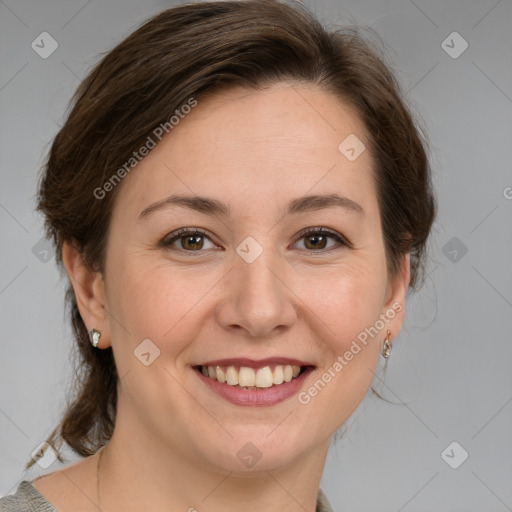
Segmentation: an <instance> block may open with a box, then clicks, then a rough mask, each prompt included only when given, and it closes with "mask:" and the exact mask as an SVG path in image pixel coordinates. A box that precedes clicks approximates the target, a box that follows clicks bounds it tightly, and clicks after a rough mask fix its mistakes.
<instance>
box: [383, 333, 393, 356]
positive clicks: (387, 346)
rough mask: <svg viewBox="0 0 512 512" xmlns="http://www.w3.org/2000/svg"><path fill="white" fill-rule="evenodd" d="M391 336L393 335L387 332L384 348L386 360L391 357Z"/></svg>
mask: <svg viewBox="0 0 512 512" xmlns="http://www.w3.org/2000/svg"><path fill="white" fill-rule="evenodd" d="M390 336H391V333H390V332H389V331H388V332H387V337H386V339H385V340H384V346H383V347H382V352H381V353H382V357H384V359H387V358H388V357H389V356H390V355H391V343H390V342H389V337H390Z"/></svg>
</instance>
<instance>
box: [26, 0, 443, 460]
mask: <svg viewBox="0 0 512 512" xmlns="http://www.w3.org/2000/svg"><path fill="white" fill-rule="evenodd" d="M285 80H290V81H294V82H300V83H306V84H312V85H317V86H319V87H322V88H323V89H324V90H326V91H330V92H332V93H334V94H335V95H336V96H337V97H339V98H340V99H341V100H342V101H344V102H346V103H347V104H348V105H350V106H351V107H352V108H354V109H355V111H356V112H357V114H358V115H359V116H360V118H361V119H362V120H363V122H364V124H365V126H366V129H367V132H368V136H369V139H370V140H369V144H370V148H369V149H370V151H371V153H372V155H373V159H374V164H375V169H374V171H375V176H376V183H377V189H378V200H379V208H380V213H381V219H382V230H383V236H384V242H385V249H386V256H387V262H388V271H389V273H390V275H394V274H395V273H396V272H397V271H398V269H399V264H400V258H401V256H402V255H404V254H406V253H408V252H410V253H411V287H413V288H414V287H415V285H417V284H418V283H419V282H420V281H421V279H420V278H421V272H422V269H423V266H424V258H425V246H426V240H427V237H428V234H429V232H430V229H431V225H432V222H433V220H434V216H435V210H436V206H435V199H434V195H433V192H432V185H431V177H430V170H429V165H428V159H427V156H426V151H425V147H426V146H425V140H424V137H423V136H422V134H421V133H420V131H419V129H418V128H417V127H416V125H415V122H414V121H413V118H412V116H411V113H410V111H409V109H408V108H407V107H406V106H405V104H404V101H403V100H402V99H401V94H400V90H399V87H398V84H397V82H396V79H395V78H394V76H393V75H392V73H391V72H390V71H389V69H388V67H387V66H386V64H384V58H383V57H382V56H381V55H379V50H378V48H376V47H375V46H374V45H373V43H371V42H369V41H368V40H366V39H364V38H362V37H361V36H360V35H359V34H358V31H357V30H356V29H354V28H339V29H335V30H332V31H327V30H326V29H324V28H323V27H322V25H321V24H320V23H319V22H318V21H317V20H316V19H315V18H314V16H313V15H312V14H311V13H310V12H309V11H308V10H307V9H306V8H305V7H304V6H302V5H300V4H297V3H295V4H294V5H293V6H292V5H290V4H287V3H282V2H280V1H277V0H246V1H225V2H224V1H220V2H205V3H194V4H190V5H182V6H179V7H175V8H171V9H168V10H165V11H163V12H161V13H160V14H158V15H156V16H155V17H153V18H151V19H150V20H149V21H147V22H146V23H144V24H143V25H142V26H141V27H140V28H138V29H137V30H136V31H135V32H133V33H132V34H131V35H129V36H128V37H127V38H126V39H125V40H124V41H122V42H121V43H120V44H119V45H117V46H116V47H115V48H114V49H113V50H112V51H110V52H109V53H108V54H107V55H106V56H105V57H104V58H103V59H102V60H101V61H100V62H99V63H98V64H97V65H96V66H95V67H94V68H93V69H92V70H91V71H90V73H89V74H88V75H87V77H86V78H85V79H84V80H83V82H82V83H81V84H80V86H79V87H78V89H77V91H76V92H75V94H74V96H73V98H72V108H71V110H70V112H69V115H68V117H67V120H66V122H65V124H64V125H63V126H62V128H61V129H60V131H59V132H58V134H57V135H56V137H55V139H54V141H53V144H52V146H51V149H50V151H49V154H48V157H47V160H46V162H45V167H44V173H43V176H42V178H41V183H40V188H39V197H38V210H39V211H41V212H42V213H43V214H44V216H45V228H46V231H47V236H48V237H50V238H52V239H53V242H54V244H55V248H56V259H57V263H58V265H59V267H60V268H61V270H62V268H63V266H62V255H61V251H62V245H63V242H65V241H66V242H69V243H72V244H73V245H74V246H75V247H76V248H77V249H78V250H79V251H80V252H81V253H82V256H83V259H84V262H85V264H86V265H87V266H88V267H89V268H91V269H94V270H98V271H102V269H103V264H104V261H105V254H104V248H105V242H106V238H107V235H108V226H109V220H110V217H111V212H112V208H113V204H114V199H115V197H116V195H117V193H118V190H117V189H118V188H119V187H117V188H113V190H112V191H110V192H109V193H108V194H106V195H105V197H103V199H101V200H99V199H97V198H96V196H95V194H94V190H95V189H97V188H98V187H102V186H103V184H104V183H106V182H107V181H108V180H109V179H111V177H112V176H113V175H114V174H115V173H116V171H117V170H118V169H119V167H120V166H121V165H123V163H125V162H126V161H128V160H129V159H130V157H131V156H132V153H133V151H134V150H136V149H137V148H140V147H141V146H142V145H143V144H144V142H145V141H146V140H147V138H148V136H150V135H151V133H153V131H154V130H155V128H156V127H158V126H159V125H161V124H162V123H166V122H167V121H168V119H169V117H170V115H172V113H173V112H174V111H175V110H176V109H178V108H179V107H180V106H181V105H184V104H186V103H187V101H188V100H190V99H191V98H199V97H201V96H203V95H205V94H207V93H212V92H214V91H215V90H217V89H219V88H220V87H225V86H229V85H230V84H233V85H234V84H236V85H242V86H246V87H250V88H253V89H262V88H264V87H267V86H269V85H271V84H273V83H276V82H278V81H285ZM66 301H67V304H68V306H69V307H70V313H71V322H72V326H73V331H74V336H75V338H76V342H77V345H78V361H77V368H76V380H75V390H74V396H73V398H72V400H71V401H70V402H68V404H67V407H66V411H65V413H64V416H63V419H62V421H61V423H60V424H59V425H58V426H57V427H56V428H55V429H54V430H53V432H52V433H51V434H50V436H49V437H48V439H47V442H48V443H49V444H50V445H52V446H53V447H54V448H55V449H56V450H57V453H58V458H59V460H60V461H61V462H63V459H62V458H61V456H60V452H59V450H58V447H57V445H59V446H60V445H61V444H62V441H63V440H64V441H66V442H67V444H68V445H69V446H70V447H71V448H72V449H73V450H74V451H75V452H76V453H77V454H79V455H81V456H83V457H86V456H90V455H92V454H94V453H95V452H96V451H97V450H98V449H99V448H100V447H101V446H103V445H104V444H105V443H106V442H108V440H109V439H110V438H111V436H112V433H113V428H114V423H115V416H116V406H117V387H116V386H117V380H118V375H117V371H116V366H115V361H114V358H113V354H112V349H111V348H107V349H104V350H98V349H96V348H93V347H92V345H91V343H90V341H89V338H88V333H87V329H86V327H85V325H84V322H83V321H82V318H81V316H80V313H79V311H78V308H77V305H76V300H75V296H74V292H73V290H72V288H71V287H70V286H69V287H68V291H67V293H66ZM36 457H37V455H36ZM33 463H34V459H31V461H30V462H29V463H28V464H27V466H26V467H27V469H28V468H29V467H30V466H31V465H32V464H33Z"/></svg>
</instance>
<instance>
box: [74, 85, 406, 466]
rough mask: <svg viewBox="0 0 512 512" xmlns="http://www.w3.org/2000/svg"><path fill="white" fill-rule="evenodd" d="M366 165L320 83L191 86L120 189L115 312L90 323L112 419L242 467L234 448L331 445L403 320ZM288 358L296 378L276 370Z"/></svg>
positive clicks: (113, 260) (111, 246)
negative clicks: (107, 359) (110, 356)
mask: <svg viewBox="0 0 512 512" xmlns="http://www.w3.org/2000/svg"><path fill="white" fill-rule="evenodd" d="M351 134H352V135H355V136H356V137H357V138H358V139H359V141H361V142H362V143H363V144H365V145H366V147H367V149H366V150H364V151H362V153H361V154H360V155H359V156H357V158H355V159H354V158H353V156H354V154H356V155H357V153H358V152H359V151H360V149H361V147H362V146H361V147H356V148H355V149H356V151H355V152H351V151H350V149H347V148H345V149H344V150H343V151H344V152H343V151H340V149H339V146H340V143H341V142H342V141H344V140H345V139H346V138H347V137H348V136H349V135H351ZM350 140H351V139H349V141H350ZM353 140H355V139H353ZM352 146H353V144H352ZM343 148H344V146H342V149H343ZM347 155H348V156H350V157H351V158H347ZM372 166H373V162H372V158H371V155H370V152H369V149H368V142H367V137H366V135H365V130H364V126H363V125H362V123H361V121H360V120H359V119H358V117H357V116H356V115H355V114H354V113H353V112H352V111H351V110H350V109H349V108H348V107H347V106H346V105H345V104H344V103H342V102H341V101H340V100H339V99H338V98H337V97H335V96H333V95H331V94H330V93H327V92H324V91H322V90H321V89H318V88H315V87H305V86H298V85H291V84H287V83H281V84H277V85H275V86H273V87H271V88H268V89H266V90H264V91H258V92H255V91H252V90H247V89H243V88H231V89H229V90H225V91H222V92H219V93H216V94H214V95H212V96H211V97H208V98H204V99H202V98H201V99H199V100H198V104H197V106H196V107H195V108H194V109H192V111H191V112H190V113H189V114H188V115H187V116H186V117H184V119H181V120H180V122H179V124H178V125H177V126H175V127H174V128H173V130H172V131H171V132H170V134H169V135H168V136H166V138H164V139H163V140H162V142H161V143H159V144H158V145H157V146H156V148H154V149H152V150H151V152H150V153H149V154H148V155H147V156H146V157H145V158H144V159H143V160H142V161H141V162H140V163H139V164H138V165H137V166H136V167H135V168H134V169H133V170H132V171H131V172H130V173H129V174H128V175H127V176H126V178H125V179H124V180H123V182H122V183H121V184H120V185H118V187H120V189H119V190H118V191H117V192H118V196H117V198H116V202H115V207H114V211H113V214H112V219H111V227H110V232H109V238H108V243H107V250H106V255H107V256H106V265H105V273H104V276H98V287H97V290H99V291H98V292H97V295H98V297H99V299H98V300H99V301H100V302H101V301H103V302H102V303H103V304H104V305H105V310H106V311H108V315H106V316H105V317H104V318H103V319H101V320H99V319H89V324H88V325H98V322H100V327H101V330H102V344H100V346H101V347H102V348H104V347H105V346H108V345H109V344H111V345H112V347H113V350H114V356H115V360H116V364H117V367H118V370H119V375H120V376H121V379H120V383H119V411H120V412H119V414H120V416H119V418H118V421H122V420H121V418H126V422H127V424H128V423H129V424H130V425H131V427H130V428H133V429H134V430H135V429H137V431H138V432H140V431H142V432H143V433H144V434H147V435H148V436H151V438H152V439H154V440H155V442H156V443H158V444H160V445H161V446H163V447H165V448H166V449H168V450H172V451H173V452H175V453H177V454H178V453H181V454H184V455H186V457H188V459H189V460H197V461H198V462H199V461H200V463H201V464H207V465H211V466H212V467H219V466H220V467H222V468H228V469H230V470H232V471H241V472H243V471H246V472H247V471H251V469H250V468H249V467H247V466H245V465H244V464H243V460H242V457H240V454H239V451H240V450H241V449H243V450H249V451H254V452H255V453H258V452H259V453H260V454H261V456H262V457H261V460H260V461H259V462H258V463H257V464H256V465H255V466H254V469H258V470H269V469H273V468H278V467H283V466H286V465H287V464H291V463H294V462H297V461H299V460H300V459H301V458H302V457H304V456H306V455H307V454H310V453H312V452H314V450H315V449H318V448H319V447H320V446H323V447H325V446H326V444H328V442H329V439H330V437H331V436H332V434H333V433H334V432H335V431H336V429H338V428H339V427H340V425H341V424H343V422H344V421H345V420H346V419H347V418H348V417H349V416H350V414H351V413H352V412H353V411H354V409H355V408H356V407H357V405H358V404H359V402H360V401H361V400H362V398H363V397H364V395H365V394H366V392H367V390H368V388H369V386H370V383H371V381H372V377H373V370H374V369H375V366H376V364H377V361H378V358H379V355H380V351H381V347H382V342H383V340H384V339H385V337H386V331H387V330H388V329H389V330H390V331H391V333H392V338H393V337H396V335H397V334H398V331H399V330H400V326H401V322H402V317H403V311H401V309H402V304H403V302H404V295H405V290H406V286H407V281H408V270H407V268H408V262H407V260H406V259H405V260H404V269H405V270H403V272H401V273H400V274H399V275H397V276H395V277H394V278H391V276H388V274H387V270H386V255H385V250H384V243H383V236H382V232H381V224H380V216H379V209H378V204H377V191H376V187H375V181H374V176H373V171H372ZM178 196H182V197H181V199H178ZM311 196H318V197H316V199H314V198H313V199H311ZM170 197H174V199H173V200H169V198H170ZM198 197H201V198H203V199H204V200H202V201H199V200H198V199H197V198H198ZM186 198H188V199H186ZM308 198H309V199H308ZM103 278H104V281H103ZM84 314H85V315H87V314H89V313H87V312H85V311H84ZM365 329H366V331H365ZM372 329H373V330H372ZM365 332H366V337H365V336H364V334H363V333H365ZM368 332H370V333H371V334H368ZM392 338H391V339H392ZM363 339H364V340H365V341H363ZM143 340H146V341H143ZM148 340H150V341H148ZM141 343H143V344H142V345H141ZM357 348H359V350H357ZM349 353H350V354H352V356H350V354H349ZM142 354H143V355H142ZM143 362H144V363H145V364H144V363H143ZM208 363H210V364H209V365H208ZM291 363H294V364H296V365H297V366H299V367H300V370H299V371H300V373H299V375H298V376H297V377H293V378H292V380H291V381H290V382H283V383H282V384H273V380H274V379H275V380H276V382H279V381H280V380H281V379H283V378H287V379H288V378H289V377H290V375H288V376H287V374H289V373H290V369H287V368H286V365H287V364H289V365H290V366H291V367H292V368H291V372H292V375H293V372H294V370H295V374H296V373H297V369H295V368H294V367H293V365H292V364H291ZM336 363H337V364H336ZM203 365H204V366H205V370H204V371H205V373H208V369H207V368H206V367H207V366H210V367H212V368H213V369H212V370H210V372H213V373H212V374H214V375H215V376H216V377H217V368H216V367H217V366H219V367H220V372H221V373H220V374H219V375H220V377H219V379H220V380H222V375H224V377H225V378H227V379H228V381H230V382H231V384H228V383H221V382H219V381H218V380H214V379H212V378H210V377H209V376H205V375H203V374H202V373H201V368H200V366H203ZM229 366H233V367H234V369H229V368H228V367H229ZM265 367H267V368H265ZM278 367H282V370H283V376H282V377H280V372H281V370H280V369H279V368H278ZM240 368H242V369H241V370H240ZM259 369H261V371H260V372H259V371H258V370H259ZM237 370H240V371H239V372H238V371H237ZM258 375H259V377H258ZM254 378H255V379H256V380H257V382H256V381H254V380H252V379H254ZM269 378H270V379H271V380H270V381H269V380H267V379H269ZM231 379H235V380H231ZM236 379H242V380H241V382H243V383H245V384H246V385H247V386H249V385H251V384H258V383H259V385H262V386H263V387H261V388H258V389H249V390H248V389H241V388H240V387H238V386H236V387H235V385H233V382H236ZM245 379H247V380H245ZM247 443H252V445H254V447H256V448H253V447H250V448H248V447H247V446H246V444H247ZM244 446H246V447H245V448H243V447H244ZM249 446H250V445H249ZM241 453H242V454H243V453H244V452H243V451H242V452H241ZM237 454H238V456H237Z"/></svg>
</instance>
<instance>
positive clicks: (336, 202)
mask: <svg viewBox="0 0 512 512" xmlns="http://www.w3.org/2000/svg"><path fill="white" fill-rule="evenodd" d="M172 206H179V207H182V208H188V209H190V210H195V211H198V212H200V213H205V214H207V215H222V216H228V215H229V214H230V208H229V205H228V204H225V203H222V202H221V201H218V200H217V199H213V198H210V197H205V196H189V195H172V196H169V197H166V198H165V199H162V200H161V201H157V202H156V203H153V204H150V205H149V206H147V207H146V208H144V210H142V212H140V214H139V220H140V219H143V218H144V217H147V216H148V215H149V214H151V213H153V212H156V211H158V210H162V209H165V208H169V207H172ZM332 207H338V208H343V209H344V210H346V211H348V212H354V213H358V214H360V215H364V210H363V207H362V206H361V205H360V204H359V203H356V202H355V201H353V200H352V199H349V198H348V197H343V196H340V195H338V194H327V195H311V196H304V197H299V198H297V199H292V200H291V201H290V202H289V203H288V212H287V213H288V214H290V215H297V214H300V213H305V212H309V211H314V210H323V209H326V208H332Z"/></svg>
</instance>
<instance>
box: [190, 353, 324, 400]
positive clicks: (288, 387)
mask: <svg viewBox="0 0 512 512" xmlns="http://www.w3.org/2000/svg"><path fill="white" fill-rule="evenodd" d="M222 362H227V361H216V362H213V361H212V362H209V363H208V364H203V365H196V366H193V367H192V368H193V370H194V373H195V375H197V376H198V377H199V379H200V380H201V381H202V382H203V383H204V384H205V385H206V388H207V389H208V392H213V393H214V395H217V396H220V397H221V398H223V399H224V400H227V401H228V402H231V403H232V404H234V405H239V406H251V407H263V406H272V405H276V404H278V403H280V402H282V401H284V400H286V399H288V398H290V397H292V396H294V395H295V394H297V393H298V392H299V391H300V390H301V388H302V387H303V386H304V382H305V380H306V379H307V378H308V376H309V374H310V373H311V372H312V371H313V370H314V369H315V366H313V365H310V364H308V363H306V364H303V365H302V364H301V365H298V364H285V362H283V361H279V363H281V364H279V363H277V362H269V361H264V362H263V361H260V362H259V363H254V362H251V361H250V360H244V362H245V364H247V365H249V364H250V365H251V366H244V365H243V364H241V362H242V361H241V360H239V361H238V362H239V364H236V362H235V361H229V362H231V363H232V364H213V363H222ZM295 362H300V361H292V360H290V361H288V363H295Z"/></svg>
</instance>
